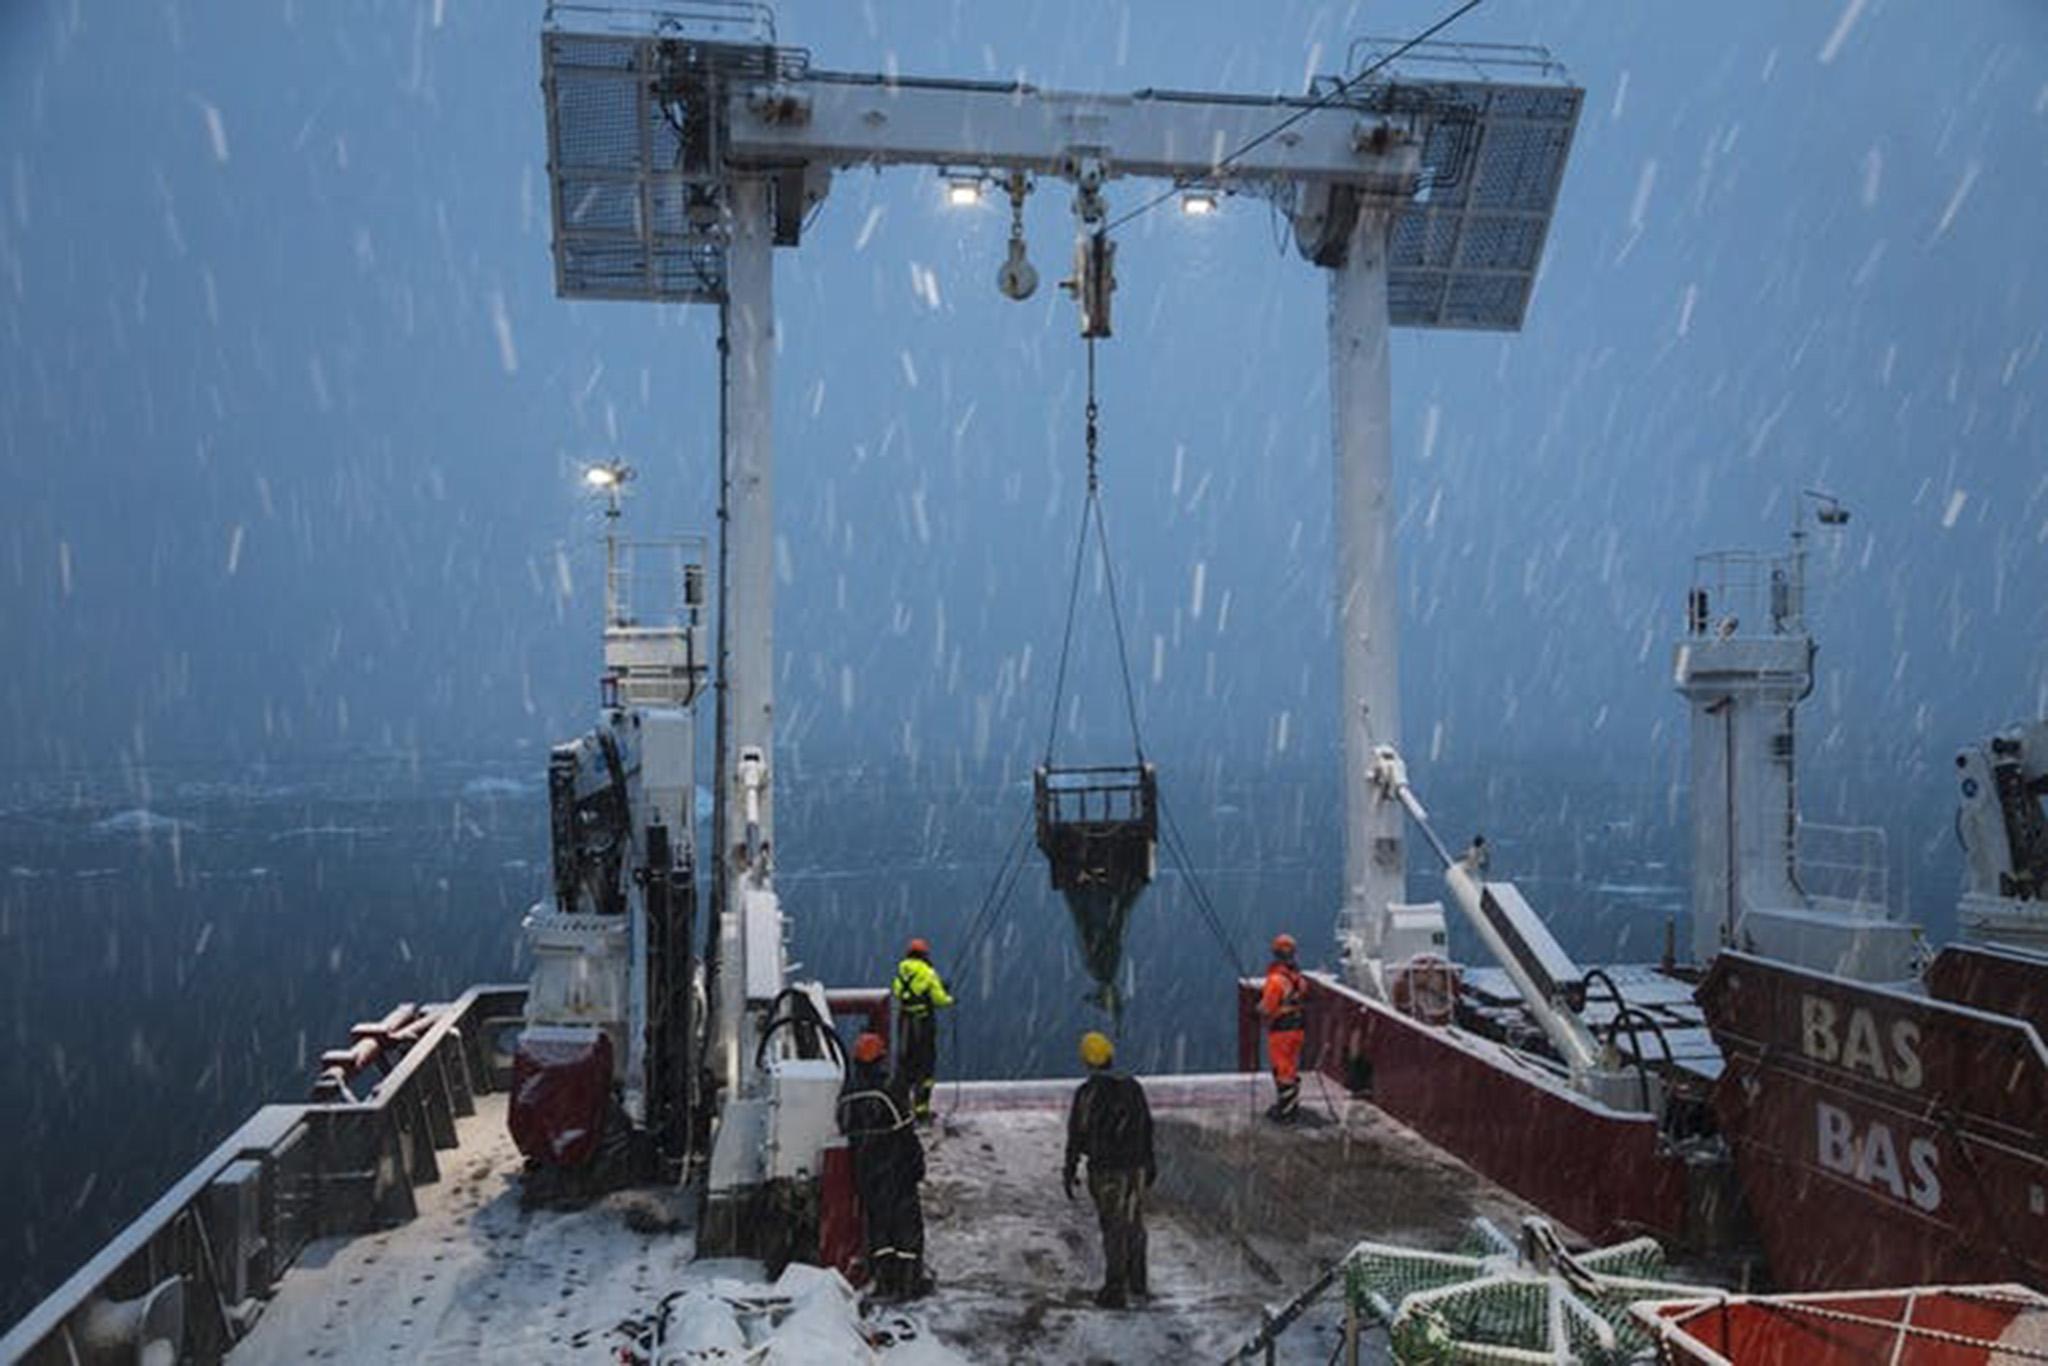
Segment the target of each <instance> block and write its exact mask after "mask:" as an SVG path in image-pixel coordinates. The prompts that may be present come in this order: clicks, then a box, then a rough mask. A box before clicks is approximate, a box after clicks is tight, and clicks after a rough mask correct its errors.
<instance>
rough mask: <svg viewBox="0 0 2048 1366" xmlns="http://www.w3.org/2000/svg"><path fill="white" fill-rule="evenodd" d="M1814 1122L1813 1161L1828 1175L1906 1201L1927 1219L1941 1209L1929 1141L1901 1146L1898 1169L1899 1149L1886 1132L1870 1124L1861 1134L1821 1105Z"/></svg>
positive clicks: (1838, 1112) (1835, 1109)
mask: <svg viewBox="0 0 2048 1366" xmlns="http://www.w3.org/2000/svg"><path fill="white" fill-rule="evenodd" d="M1814 1115H1815V1119H1816V1120H1817V1121H1818V1127H1817V1133H1816V1145H1815V1153H1814V1156H1815V1158H1816V1160H1818V1161H1819V1163H1820V1165H1821V1166H1822V1167H1823V1168H1824V1169H1825V1170H1827V1171H1831V1172H1835V1173H1836V1174H1838V1175H1841V1176H1846V1177H1849V1178H1851V1179H1852V1180H1854V1181H1857V1182H1859V1183H1861V1184H1863V1185H1865V1186H1869V1187H1871V1188H1872V1189H1882V1190H1884V1191H1886V1192H1888V1193H1889V1194H1890V1195H1891V1196H1892V1198H1893V1199H1895V1200H1908V1201H1911V1202H1912V1203H1913V1205H1914V1206H1916V1207H1917V1208H1919V1209H1923V1210H1926V1211H1928V1212H1929V1213H1932V1212H1933V1211H1935V1210H1937V1209H1939V1208H1941V1171H1940V1167H1939V1157H1940V1154H1939V1152H1938V1150H1937V1149H1936V1148H1935V1146H1934V1140H1933V1139H1929V1138H1915V1139H1911V1140H1909V1141H1908V1142H1907V1144H1906V1162H1905V1165H1904V1166H1903V1167H1901V1166H1900V1165H1899V1144H1898V1140H1897V1139H1896V1138H1895V1137H1893V1135H1892V1131H1891V1126H1890V1125H1888V1124H1885V1123H1883V1122H1881V1121H1876V1120H1873V1121H1872V1122H1871V1124H1870V1127H1869V1128H1868V1129H1866V1130H1865V1131H1864V1132H1863V1133H1861V1134H1858V1133H1857V1132H1856V1121H1855V1120H1854V1119H1853V1118H1852V1117H1851V1116H1850V1114H1849V1112H1848V1111H1846V1110H1844V1109H1842V1108H1841V1107H1840V1106H1838V1105H1830V1104H1829V1103H1828V1102H1826V1101H1820V1102H1818V1103H1817V1104H1816V1105H1815V1107H1814Z"/></svg>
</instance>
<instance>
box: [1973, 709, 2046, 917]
mask: <svg viewBox="0 0 2048 1366" xmlns="http://www.w3.org/2000/svg"><path fill="white" fill-rule="evenodd" d="M1956 770H1957V779H1958V785H1959V796H1958V798H1957V800H1958V803H1959V806H1958V809H1957V812H1956V834H1957V836H1958V837H1959V838H1960V839H1961V840H1962V843H1963V852H1964V855H1965V857H1966V858H1967V859H1968V861H1969V892H1970V893H1971V894H1973V895H1976V896H1982V897H1991V898H1997V899H2003V900H2018V901H2038V900H2043V899H2048V814H2044V813H2043V811H2042V798H2043V797H2044V796H2048V720H2044V721H2034V722H2031V723H2029V724H2027V725H2023V726H2014V727H2012V728H2011V729H2009V730H2006V731H2002V732H2000V733H1999V734H1997V735H1994V736H1992V737H1990V738H1989V739H1988V740H1985V741H1984V742H1983V743H1982V744H1976V745H1971V746H1969V747H1968V748H1966V749H1963V750H1962V751H1960V752H1959V753H1958V754H1957V755H1956Z"/></svg>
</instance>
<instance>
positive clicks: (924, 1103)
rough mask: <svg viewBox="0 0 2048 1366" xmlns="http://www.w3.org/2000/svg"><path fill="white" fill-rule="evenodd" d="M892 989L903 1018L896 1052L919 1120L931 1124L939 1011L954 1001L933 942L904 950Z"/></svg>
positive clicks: (919, 942) (914, 944)
mask: <svg viewBox="0 0 2048 1366" xmlns="http://www.w3.org/2000/svg"><path fill="white" fill-rule="evenodd" d="M890 990H891V991H893V992H894V993H895V996H896V1011H897V1015H898V1017H899V1020H900V1023H899V1025H898V1028H897V1033H896V1039H897V1050H896V1052H897V1057H898V1058H900V1059H901V1060H902V1063H901V1072H902V1076H903V1078H904V1080H905V1081H906V1082H907V1083H908V1084H909V1086H910V1096H911V1100H912V1101H913V1102H914V1103H915V1105H916V1108H917V1121H918V1123H920V1124H929V1123H931V1121H932V1082H933V1079H934V1077H935V1075H936V1074H937V1072H938V1067H939V1022H938V1020H937V1018H936V1014H937V1011H938V1009H939V1007H940V1006H949V1005H951V1004H953V998H952V997H951V996H949V995H947V994H946V983H945V981H944V980H943V979H942V978H941V977H940V976H939V970H938V969H937V968H935V967H933V966H932V946H931V945H930V944H928V943H926V942H925V941H924V940H922V939H913V940H911V941H910V946H909V947H908V948H906V949H905V950H904V951H903V961H902V962H901V963H898V964H897V965H896V980H895V981H894V982H893V983H891V984H890Z"/></svg>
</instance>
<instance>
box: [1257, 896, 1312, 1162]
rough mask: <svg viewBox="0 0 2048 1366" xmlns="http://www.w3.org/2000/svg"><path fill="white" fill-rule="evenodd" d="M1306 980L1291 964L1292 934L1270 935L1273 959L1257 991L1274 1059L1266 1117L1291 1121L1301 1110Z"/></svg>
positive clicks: (1297, 1116) (1260, 1014) (1293, 1120)
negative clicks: (1262, 984) (1259, 989)
mask: <svg viewBox="0 0 2048 1366" xmlns="http://www.w3.org/2000/svg"><path fill="white" fill-rule="evenodd" d="M1307 1007H1308V980H1307V979H1306V978H1304V977H1303V976H1302V975H1301V969H1300V968H1298V967H1296V966H1295V964H1294V936H1293V935H1291V934H1277V935H1274V936H1273V962H1272V965H1271V966H1270V967H1268V968H1267V969H1266V987H1265V990H1264V991H1261V992H1260V993H1259V1018H1261V1019H1263V1020H1264V1021H1265V1022H1266V1055H1267V1057H1269V1058H1271V1059H1272V1062H1273V1089H1274V1091H1275V1092H1277V1095H1276V1096H1275V1098H1274V1101H1273V1104H1272V1105H1271V1107H1269V1108H1268V1109H1267V1111H1266V1118H1267V1119H1270V1120H1272V1121H1274V1122H1275V1123H1277V1124H1292V1123H1294V1122H1295V1120H1296V1119H1297V1118H1299V1117H1300V1114H1301V1041H1302V1039H1303V1037H1304V1036H1305V1035H1306V1034H1307V1030H1308V1015H1307Z"/></svg>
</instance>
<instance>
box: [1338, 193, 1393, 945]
mask: <svg viewBox="0 0 2048 1366" xmlns="http://www.w3.org/2000/svg"><path fill="white" fill-rule="evenodd" d="M1387 228H1388V218H1387V215H1386V213H1385V212H1384V211H1383V210H1379V209H1375V208H1372V207H1364V208H1361V209H1360V210H1359V212H1358V217H1357V221H1356V222H1355V223H1354V224H1353V225H1352V226H1351V231H1350V234H1349V240H1348V241H1347V243H1346V245H1345V251H1344V259H1343V260H1342V262H1341V263H1339V264H1337V265H1336V266H1334V267H1333V268H1332V269H1331V272H1330V406H1331V414H1332V419H1333V424H1334V436H1333V440H1332V454H1333V456H1334V463H1335V465H1336V508H1335V518H1334V520H1335V528H1336V535H1337V582H1336V591H1337V633H1338V636H1339V638H1340V646H1339V649H1340V655H1341V659H1342V677H1341V679H1340V683H1339V686H1340V688H1341V692H1342V696H1341V706H1342V708H1343V711H1342V721H1343V728H1344V740H1343V756H1344V810H1345V812H1346V819H1345V826H1344V906H1343V911H1342V914H1341V917H1340V920H1339V934H1340V936H1341V939H1342V942H1343V943H1344V944H1345V945H1346V947H1347V949H1348V951H1349V954H1350V955H1351V957H1352V958H1353V960H1354V961H1353V962H1351V963H1350V964H1348V965H1347V966H1348V967H1349V968H1350V972H1351V975H1352V977H1353V979H1354V980H1355V981H1360V984H1361V985H1363V984H1364V982H1363V981H1362V980H1361V979H1360V974H1361V972H1363V971H1364V970H1365V962H1363V961H1358V960H1360V959H1363V960H1366V961H1371V960H1375V959H1378V958H1379V957H1380V956H1381V946H1382V944H1383V942H1384V940H1385V937H1386V926H1387V917H1388V910H1387V908H1388V906H1389V905H1390V904H1392V903H1395V902H1401V901H1404V900H1405V899H1406V891H1405V883H1406V873H1407V867H1406V861H1405V858H1404V855H1403V850H1402V840H1401V835H1402V828H1401V809H1400V807H1399V806H1397V805H1396V804H1394V803H1393V802H1388V801H1383V800H1381V799H1380V794H1379V792H1378V790H1377V789H1376V788H1375V787H1374V785H1373V776H1372V775H1373V757H1372V751H1373V746H1374V745H1375V744H1382V745H1394V746H1397V747H1398V746H1399V744H1400V743H1401V694H1400V677H1399V670H1398V668H1397V652H1396V644H1397V641H1396V633H1397V629H1398V628H1397V612H1398V609H1399V598H1398V594H1397V591H1396V583H1395V577H1394V496H1393V495H1394V489H1393V483H1394V460H1393V443H1392V440H1391V431H1390V429H1391V427H1392V407H1393V394H1392V382H1391V379H1390V375H1389V370H1388V355H1387V352H1388V342H1389V341H1390V339H1391V336H1392V332H1391V328H1390V325H1389V321H1388V309H1387Z"/></svg>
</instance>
